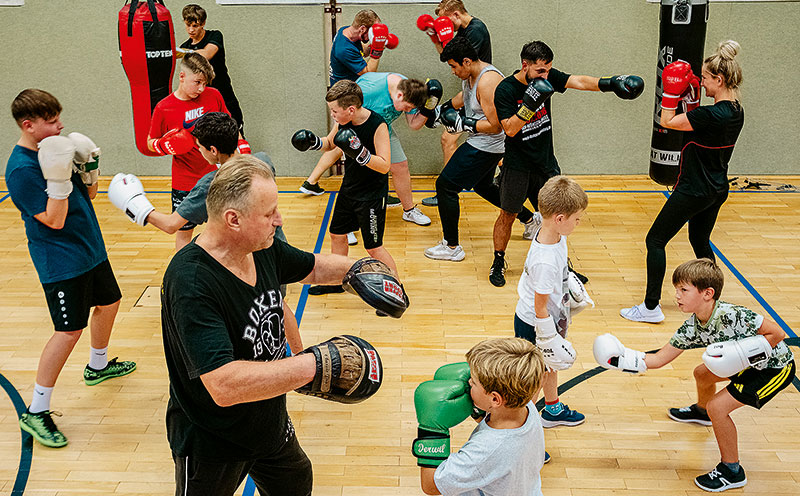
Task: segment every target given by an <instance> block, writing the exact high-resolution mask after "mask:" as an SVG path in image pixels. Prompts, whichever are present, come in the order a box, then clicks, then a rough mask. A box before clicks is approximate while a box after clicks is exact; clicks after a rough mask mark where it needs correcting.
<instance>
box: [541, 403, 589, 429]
mask: <svg viewBox="0 0 800 496" xmlns="http://www.w3.org/2000/svg"><path fill="white" fill-rule="evenodd" d="M562 404H563V405H564V409H563V410H561V413H559V414H558V415H553V414H552V413H550V412H548V411H547V409H546V408H545V409H543V410H542V427H544V428H545V429H548V428H550V427H557V426H559V425H567V426H574V425H580V424H582V423H583V422H584V421H585V420H586V417H585V416H584V415H583V414H582V413H580V412H577V411H575V410H570V409H569V407H568V406H567V405H566V404H565V403H562Z"/></svg>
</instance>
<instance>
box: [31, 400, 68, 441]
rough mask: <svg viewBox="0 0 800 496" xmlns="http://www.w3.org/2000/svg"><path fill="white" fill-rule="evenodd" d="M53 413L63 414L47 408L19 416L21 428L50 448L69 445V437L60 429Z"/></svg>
mask: <svg viewBox="0 0 800 496" xmlns="http://www.w3.org/2000/svg"><path fill="white" fill-rule="evenodd" d="M52 415H56V416H59V417H60V416H61V414H60V413H59V412H51V411H50V410H45V411H43V412H38V413H31V412H30V411H29V410H27V409H26V410H25V413H23V414H22V416H21V417H20V418H19V426H20V428H21V429H22V430H23V431H25V432H27V433H28V434H30V435H31V436H33V438H34V439H35V440H37V441H39V442H40V443H42V444H43V445H44V446H47V447H48V448H63V447H64V446H66V445H67V437H66V436H64V434H63V433H62V432H61V431H60V430H58V427H56V423H55V422H53V418H52Z"/></svg>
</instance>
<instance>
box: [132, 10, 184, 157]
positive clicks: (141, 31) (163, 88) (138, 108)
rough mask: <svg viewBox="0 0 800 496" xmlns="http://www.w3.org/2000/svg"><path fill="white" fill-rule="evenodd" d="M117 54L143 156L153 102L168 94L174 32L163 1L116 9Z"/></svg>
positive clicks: (171, 72)
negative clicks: (126, 80) (129, 93)
mask: <svg viewBox="0 0 800 496" xmlns="http://www.w3.org/2000/svg"><path fill="white" fill-rule="evenodd" d="M118 30H119V31H118V36H119V56H120V58H121V59H122V67H123V68H124V69H125V75H126V76H128V81H129V82H130V85H131V101H132V103H133V131H134V135H135V138H136V148H138V149H139V151H140V152H142V153H143V154H145V155H150V156H156V155H158V154H157V153H154V152H151V151H150V150H148V149H147V133H148V131H149V130H150V118H151V116H152V115H153V109H154V108H155V106H156V104H157V103H158V102H160V101H161V100H162V99H164V98H165V97H167V96H169V94H170V93H172V74H173V73H174V71H175V57H174V56H173V54H174V53H175V35H174V31H173V28H172V16H171V15H170V13H169V10H167V7H166V6H165V5H164V1H163V0H143V1H141V2H140V1H138V0H131V4H130V6H129V5H128V0H125V5H124V6H123V7H122V9H121V10H120V11H119V26H118Z"/></svg>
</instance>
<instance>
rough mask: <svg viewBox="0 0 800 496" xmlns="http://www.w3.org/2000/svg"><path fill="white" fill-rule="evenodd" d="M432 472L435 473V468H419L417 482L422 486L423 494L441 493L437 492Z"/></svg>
mask: <svg viewBox="0 0 800 496" xmlns="http://www.w3.org/2000/svg"><path fill="white" fill-rule="evenodd" d="M434 473H436V469H435V468H432V467H420V468H419V484H420V486H422V492H423V493H425V494H442V493H440V492H439V489H438V488H437V487H436V483H435V482H434V481H433V474H434Z"/></svg>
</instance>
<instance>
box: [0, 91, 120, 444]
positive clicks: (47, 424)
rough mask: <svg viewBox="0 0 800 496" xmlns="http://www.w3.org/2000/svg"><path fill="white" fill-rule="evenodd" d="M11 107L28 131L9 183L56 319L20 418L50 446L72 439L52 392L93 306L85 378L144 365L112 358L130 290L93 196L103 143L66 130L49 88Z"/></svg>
mask: <svg viewBox="0 0 800 496" xmlns="http://www.w3.org/2000/svg"><path fill="white" fill-rule="evenodd" d="M11 113H12V115H13V116H14V120H15V121H16V122H17V125H18V126H19V127H20V129H21V131H22V132H21V137H20V139H19V141H17V144H16V146H15V147H14V150H13V151H12V152H11V156H10V157H9V159H8V164H7V165H6V184H7V185H8V191H9V194H10V195H11V200H12V201H13V202H14V205H15V206H16V207H17V208H18V209H19V211H20V212H21V213H22V220H23V221H24V222H25V232H26V235H27V238H28V250H29V251H30V254H31V260H33V265H34V266H35V267H36V271H37V273H38V274H39V281H40V282H41V283H42V289H43V290H44V294H45V298H46V300H47V306H48V307H49V309H50V317H51V319H52V321H53V325H54V326H55V333H54V334H53V336H52V337H51V338H50V340H49V341H48V342H47V344H46V345H45V347H44V350H42V354H41V357H40V358H39V366H38V369H37V371H36V383H35V385H34V389H33V401H32V402H31V404H30V406H28V409H27V410H26V411H25V413H23V414H22V416H21V418H20V420H19V424H20V427H21V428H22V430H24V431H25V432H28V433H30V434H31V436H33V438H34V439H36V440H37V441H39V442H40V443H42V444H43V445H45V446H49V447H51V448H61V447H63V446H66V445H67V438H66V437H65V436H64V434H62V433H61V431H59V430H58V427H56V425H55V423H54V422H53V419H52V417H51V413H52V412H51V411H50V397H51V395H52V392H53V387H54V386H55V383H56V379H58V375H59V373H60V372H61V369H62V368H63V366H64V363H65V362H66V361H67V358H68V357H69V355H70V353H71V352H72V349H73V348H74V347H75V344H76V343H77V342H78V339H79V338H80V336H81V333H82V332H83V329H84V328H85V327H86V325H87V323H88V320H89V310H90V308H91V307H95V309H94V312H93V313H92V325H91V354H90V357H89V364H88V365H87V366H86V368H85V369H84V371H83V379H84V382H85V383H86V384H87V385H89V386H93V385H95V384H99V383H100V382H103V381H105V380H106V379H111V378H113V377H120V376H123V375H127V374H130V373H131V372H133V371H134V369H135V368H136V364H135V363H134V362H128V361H123V362H119V361H117V359H116V358H114V359H113V360H111V361H109V360H108V341H109V338H110V336H111V328H112V326H113V324H114V318H115V317H116V315H117V310H118V309H119V303H120V299H121V297H122V294H121V292H120V290H119V286H118V285H117V281H116V279H115V277H114V272H113V271H112V270H111V264H109V262H108V255H107V254H106V249H105V245H104V243H103V236H102V234H101V233H100V225H99V224H98V222H97V216H96V215H95V212H94V208H93V207H92V202H91V200H92V199H93V198H94V197H95V196H96V195H97V173H98V169H97V165H98V158H99V156H100V149H99V148H98V147H97V146H96V145H95V144H94V142H92V140H91V139H89V138H87V137H86V136H84V135H82V134H79V133H70V135H69V136H67V137H65V136H59V134H60V133H61V130H62V129H64V126H63V125H62V124H61V120H60V114H61V104H60V103H59V102H58V100H57V99H56V98H55V97H54V96H53V95H51V94H50V93H48V92H46V91H42V90H38V89H26V90H24V91H22V92H21V93H20V94H19V95H17V97H16V98H15V99H14V101H13V102H12V104H11Z"/></svg>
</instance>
